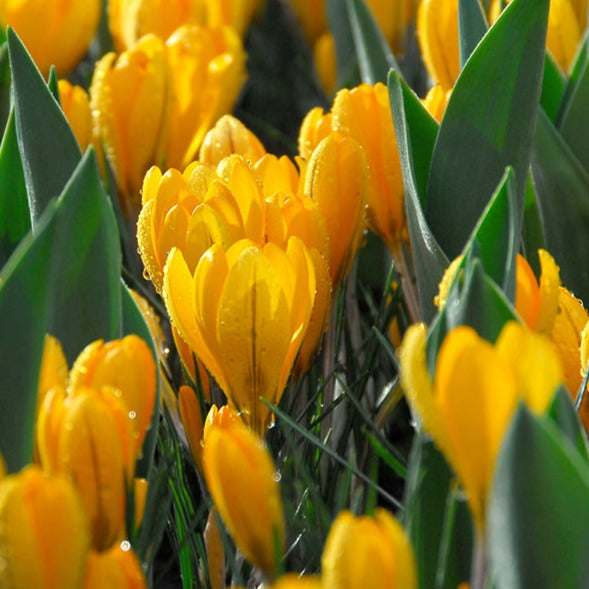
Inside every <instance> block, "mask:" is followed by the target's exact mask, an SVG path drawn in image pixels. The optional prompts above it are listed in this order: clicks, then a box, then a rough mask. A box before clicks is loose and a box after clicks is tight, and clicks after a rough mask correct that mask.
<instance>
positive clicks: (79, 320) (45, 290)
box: [0, 149, 121, 471]
mask: <svg viewBox="0 0 589 589" xmlns="http://www.w3.org/2000/svg"><path fill="white" fill-rule="evenodd" d="M119 275H120V251H119V241H118V235H117V232H116V222H115V220H114V216H113V213H112V209H111V207H110V205H109V203H108V200H107V197H106V195H105V194H104V192H103V190H102V187H101V184H100V179H99V173H98V166H97V163H96V156H95V154H94V151H93V150H92V149H90V150H89V151H88V152H87V154H86V155H85V156H84V158H83V159H82V161H81V162H80V164H79V166H78V168H77V169H76V171H75V173H74V175H73V177H72V179H71V180H70V182H69V183H68V184H67V186H66V187H65V189H64V192H63V194H62V195H61V196H60V197H59V199H57V201H53V202H52V204H51V205H50V206H48V207H47V211H46V212H45V213H44V214H43V215H42V216H41V218H40V219H39V222H38V224H37V226H36V227H35V231H34V232H30V233H29V234H28V235H27V236H26V237H25V239H24V240H23V241H22V242H21V244H20V245H19V246H18V248H17V249H16V251H15V252H14V254H13V255H12V256H11V258H10V259H9V260H8V262H7V263H6V265H5V266H4V268H3V269H2V272H1V274H0V317H2V321H3V328H2V336H1V337H0V358H1V360H0V373H1V374H2V379H3V387H2V390H1V392H0V396H1V399H0V404H1V406H2V412H1V413H0V451H1V452H2V453H3V455H4V457H5V459H6V462H7V466H8V468H9V469H10V470H11V471H14V470H18V469H19V468H21V467H22V466H24V465H25V464H26V463H28V462H29V461H30V459H31V451H32V442H33V437H32V432H33V421H34V415H35V405H36V396H37V380H38V371H39V364H40V358H41V351H42V347H43V340H44V336H45V333H47V332H48V333H51V334H52V335H54V336H56V337H57V338H58V339H59V340H60V341H61V343H62V345H63V348H64V352H65V354H66V357H67V359H68V362H69V363H70V364H71V363H72V362H73V360H74V359H75V358H76V357H77V355H78V354H79V353H80V352H81V351H82V349H83V348H84V347H85V346H86V345H87V344H88V343H90V342H91V341H93V340H95V339H99V338H104V339H113V338H115V337H118V335H119V333H120V328H121V322H120V307H121V302H120V287H119Z"/></svg>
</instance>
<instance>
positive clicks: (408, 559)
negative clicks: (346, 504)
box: [321, 508, 417, 589]
mask: <svg viewBox="0 0 589 589" xmlns="http://www.w3.org/2000/svg"><path fill="white" fill-rule="evenodd" d="M321 587H324V588H325V589H328V588H332V587H338V588H341V589H363V588H364V587H371V588H373V589H385V588H388V587H395V588H396V589H415V588H416V587H417V576H416V571H415V557H414V556H413V549H412V548H411V543H410V542H409V539H408V538H407V536H406V535H405V532H404V530H403V528H402V527H401V525H400V524H399V522H397V520H395V518H394V517H393V516H392V515H391V514H390V513H389V512H388V511H386V510H385V509H382V508H377V509H376V510H375V513H374V517H370V516H367V515H364V516H359V517H356V516H354V515H353V514H352V513H350V512H349V511H343V512H341V513H340V514H339V515H338V516H337V518H336V519H335V521H334V522H333V525H332V526H331V530H330V531H329V535H328V536H327V540H326V542H325V548H324V549H323V555H322V557H321Z"/></svg>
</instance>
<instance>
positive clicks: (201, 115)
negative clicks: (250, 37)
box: [161, 26, 246, 168]
mask: <svg viewBox="0 0 589 589" xmlns="http://www.w3.org/2000/svg"><path fill="white" fill-rule="evenodd" d="M166 55H167V60H168V63H169V67H170V70H171V72H172V76H171V83H172V89H171V91H172V93H173V100H172V103H171V112H170V117H169V122H168V125H169V132H168V135H167V138H166V141H165V143H164V144H163V152H162V153H161V156H162V160H163V161H165V164H166V166H170V167H175V168H185V167H186V166H188V164H189V163H190V162H191V161H192V160H194V159H195V158H196V155H197V153H198V150H199V148H200V145H201V143H202V140H203V139H204V136H205V134H206V133H207V131H208V130H209V129H210V128H211V127H212V126H213V125H214V124H215V122H216V121H217V119H218V118H219V117H220V116H221V115H223V114H225V113H227V112H229V111H230V110H231V109H232V108H233V105H234V104H235V101H236V100H237V96H238V94H239V92H240V91H241V88H242V86H243V84H244V82H245V79H246V71H245V61H246V54H245V51H244V49H243V44H242V42H241V39H240V38H239V37H238V36H237V34H236V33H235V31H234V30H233V29H231V28H229V27H225V28H207V27H196V26H184V27H181V28H180V29H178V30H177V31H176V32H174V34H173V35H172V36H171V37H170V38H169V39H168V40H167V41H166Z"/></svg>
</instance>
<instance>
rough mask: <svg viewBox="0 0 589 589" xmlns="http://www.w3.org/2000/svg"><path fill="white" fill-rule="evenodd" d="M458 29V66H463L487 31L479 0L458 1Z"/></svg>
mask: <svg viewBox="0 0 589 589" xmlns="http://www.w3.org/2000/svg"><path fill="white" fill-rule="evenodd" d="M458 31H459V37H458V38H459V42H460V43H459V45H460V46H459V48H460V66H461V67H464V64H465V63H466V62H467V60H468V58H469V57H470V54H471V53H472V52H473V51H474V50H475V48H476V46H477V45H478V44H479V41H480V40H481V39H482V38H483V37H484V36H485V33H486V32H487V19H486V18H485V12H484V10H483V7H482V6H481V3H480V2H479V0H459V1H458Z"/></svg>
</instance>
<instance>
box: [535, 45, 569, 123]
mask: <svg viewBox="0 0 589 589" xmlns="http://www.w3.org/2000/svg"><path fill="white" fill-rule="evenodd" d="M564 95H565V78H564V75H563V73H562V72H561V71H560V68H559V67H558V66H557V65H556V63H554V60H553V59H552V57H551V56H550V54H549V53H546V57H545V60H544V77H543V79H542V94H541V95H540V105H541V106H542V108H543V109H544V112H545V113H546V115H547V116H548V118H549V119H550V120H551V121H552V122H553V123H555V122H556V120H557V117H558V113H559V110H560V108H561V102H562V100H563V96H564Z"/></svg>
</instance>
